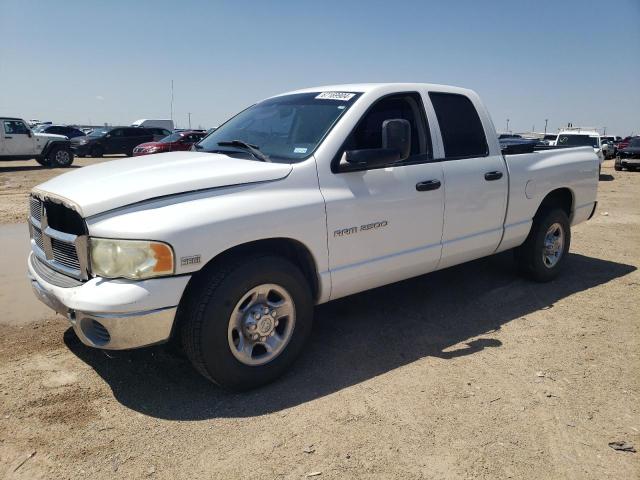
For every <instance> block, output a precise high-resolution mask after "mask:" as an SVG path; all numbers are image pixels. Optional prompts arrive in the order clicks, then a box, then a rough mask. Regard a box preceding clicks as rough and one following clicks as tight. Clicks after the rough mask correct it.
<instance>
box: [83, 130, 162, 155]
mask: <svg viewBox="0 0 640 480" xmlns="http://www.w3.org/2000/svg"><path fill="white" fill-rule="evenodd" d="M152 140H153V133H151V132H150V131H149V130H147V129H146V128H142V127H103V128H96V129H95V130H93V131H92V132H91V133H90V134H89V135H86V136H84V137H76V138H73V139H71V148H72V149H73V151H74V152H75V154H76V155H78V156H79V157H89V156H91V157H102V156H103V155H112V154H118V153H120V154H124V155H127V156H129V157H130V156H132V155H133V149H134V148H135V147H136V146H137V145H140V144H141V143H145V142H150V141H152Z"/></svg>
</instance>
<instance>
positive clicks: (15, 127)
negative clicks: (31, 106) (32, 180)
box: [0, 117, 73, 167]
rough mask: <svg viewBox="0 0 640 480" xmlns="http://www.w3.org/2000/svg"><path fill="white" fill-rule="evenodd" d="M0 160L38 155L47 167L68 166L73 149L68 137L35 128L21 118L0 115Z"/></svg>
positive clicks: (38, 158) (71, 161) (36, 158)
mask: <svg viewBox="0 0 640 480" xmlns="http://www.w3.org/2000/svg"><path fill="white" fill-rule="evenodd" d="M0 125H2V128H0V160H20V159H24V160H28V159H32V158H33V159H35V160H36V161H37V162H38V163H39V164H40V165H43V166H45V167H68V166H69V165H71V164H72V163H73V152H72V151H71V145H70V143H69V139H68V138H67V137H63V136H62V135H53V134H50V133H38V132H34V131H33V130H31V129H30V128H29V127H28V126H27V122H25V121H24V120H23V119H21V118H15V117H0Z"/></svg>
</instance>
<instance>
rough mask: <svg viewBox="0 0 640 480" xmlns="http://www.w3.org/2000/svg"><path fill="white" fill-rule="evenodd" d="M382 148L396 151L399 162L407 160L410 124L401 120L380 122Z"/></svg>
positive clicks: (409, 146) (409, 150)
mask: <svg viewBox="0 0 640 480" xmlns="http://www.w3.org/2000/svg"><path fill="white" fill-rule="evenodd" d="M382 148H383V149H384V148H388V149H390V150H397V151H398V152H399V154H400V159H399V160H398V161H399V162H401V161H403V160H406V159H407V158H409V154H410V153H411V124H410V123H409V122H408V121H407V120H404V119H402V118H394V119H389V120H385V121H384V122H382Z"/></svg>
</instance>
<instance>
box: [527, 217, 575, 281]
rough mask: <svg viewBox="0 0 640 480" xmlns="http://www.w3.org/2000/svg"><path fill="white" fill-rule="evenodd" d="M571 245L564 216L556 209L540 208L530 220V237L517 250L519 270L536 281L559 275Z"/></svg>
mask: <svg viewBox="0 0 640 480" xmlns="http://www.w3.org/2000/svg"><path fill="white" fill-rule="evenodd" d="M570 245H571V228H570V226H569V219H568V218H567V214H566V213H565V212H564V211H563V210H561V209H559V208H555V209H543V210H541V211H540V212H538V213H537V214H536V216H535V218H534V219H533V225H532V226H531V231H530V232H529V236H528V237H527V239H526V241H525V242H524V244H522V246H520V247H518V249H517V250H516V256H517V259H518V263H519V267H520V270H521V271H522V272H523V273H524V274H525V275H526V276H528V277H529V278H531V279H533V280H536V281H538V282H548V281H550V280H553V279H554V278H556V277H557V276H558V274H559V273H560V271H561V269H562V265H563V264H564V261H565V259H566V256H567V253H568V252H569V247H570Z"/></svg>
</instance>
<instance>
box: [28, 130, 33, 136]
mask: <svg viewBox="0 0 640 480" xmlns="http://www.w3.org/2000/svg"><path fill="white" fill-rule="evenodd" d="M27 135H28V136H29V137H33V132H32V131H31V130H29V129H27Z"/></svg>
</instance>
